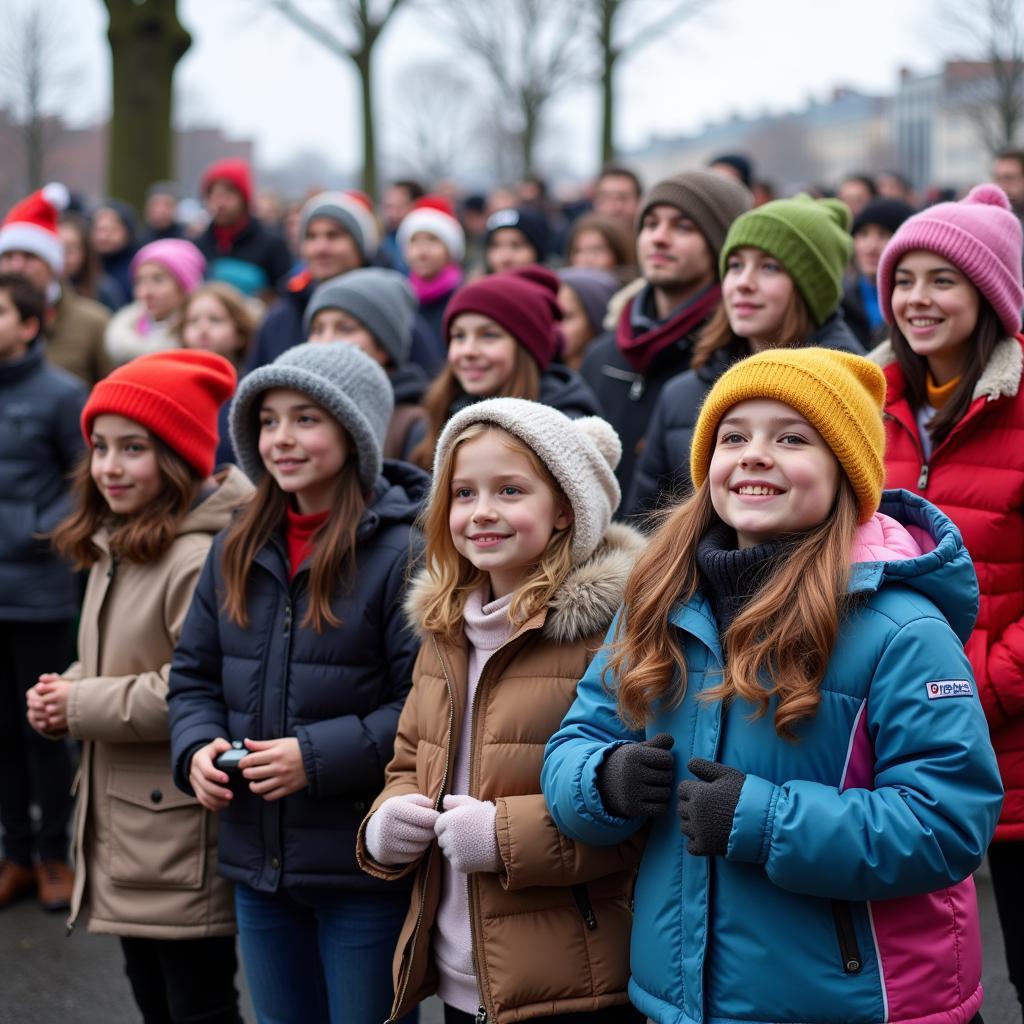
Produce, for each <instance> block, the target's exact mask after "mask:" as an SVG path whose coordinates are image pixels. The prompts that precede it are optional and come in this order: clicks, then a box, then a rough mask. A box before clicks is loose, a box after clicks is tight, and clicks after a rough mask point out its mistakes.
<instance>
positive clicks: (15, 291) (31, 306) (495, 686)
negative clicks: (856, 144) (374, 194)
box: [0, 152, 1024, 1024]
mask: <svg viewBox="0 0 1024 1024" xmlns="http://www.w3.org/2000/svg"><path fill="white" fill-rule="evenodd" d="M199 191H200V195H201V199H202V201H203V204H204V206H205V210H206V219H205V221H204V222H203V223H201V224H196V223H189V224H185V223H179V221H178V211H179V210H180V209H182V206H181V205H180V202H179V201H180V199H181V196H180V191H179V189H178V187H177V185H175V184H174V183H171V182H160V183H157V184H155V185H154V186H153V188H152V189H151V191H150V195H149V198H148V200H147V203H146V208H145V211H144V215H143V225H142V226H140V225H139V223H138V218H137V217H136V214H135V212H134V211H133V210H131V209H130V208H129V207H127V206H126V205H125V204H123V203H121V202H118V201H116V200H103V201H101V202H98V203H89V202H87V201H85V200H83V198H82V197H75V196H70V195H69V194H68V193H67V190H66V189H64V188H63V187H61V186H58V185H49V186H46V187H45V188H43V189H41V190H39V191H38V192H35V193H33V194H32V195H30V196H28V197H26V198H25V199H24V200H22V201H21V202H19V203H18V204H16V205H15V206H14V207H13V208H12V209H11V210H10V211H8V213H7V215H6V217H5V218H4V220H3V222H2V225H0V480H2V481H3V483H4V485H5V486H4V488H3V492H2V495H0V523H2V531H0V609H2V614H0V657H2V659H3V669H2V671H0V694H2V700H3V702H4V704H3V711H2V713H0V825H2V829H3V833H2V840H3V857H2V859H0V913H2V910H3V908H4V907H7V906H10V905H11V904H12V903H14V902H15V901H16V900H18V899H21V898H29V897H32V896H35V897H36V898H37V899H38V900H39V902H40V903H41V905H42V906H43V907H44V908H46V909H48V910H51V911H58V910H66V911H67V912H68V929H69V932H70V931H72V930H73V929H75V927H76V925H77V923H78V922H79V921H80V920H81V921H82V922H83V923H84V924H85V925H86V927H87V929H88V930H89V931H91V932H96V933H106V934H110V935H114V936H117V937H118V938H119V940H120V945H121V949H122V952H123V958H124V968H125V972H126V974H127V977H128V979H129V981H130V984H131V989H132V992H133V995H134V998H135V1001H136V1003H137V1005H138V1008H139V1011H140V1013H141V1015H142V1018H143V1019H144V1020H145V1021H146V1022H147V1024H185V1022H193V1024H196V1022H206V1024H238V1022H240V1020H241V1017H240V1010H239V998H238V990H237V986H236V974H237V970H238V963H239V955H238V954H239V952H240V954H241V956H240V959H241V963H242V965H243V967H244V970H245V972H246V979H247V982H248V987H249V991H250V993H251V996H252V1001H253V1005H254V1007H255V1011H256V1014H257V1016H258V1019H259V1021H260V1022H261V1024H291V1022H295V1024H299V1022H311V1021H324V1022H327V1021H330V1022H332V1024H341V1022H345V1024H371V1022H372V1024H379V1022H380V1021H383V1020H388V1021H402V1022H414V1021H415V1020H416V1019H417V1015H418V1009H417V1008H418V1006H419V1004H420V1002H421V1001H422V1000H423V999H424V998H426V997H428V996H430V995H434V994H437V995H438V996H439V997H440V999H441V1001H442V1002H443V1004H444V1013H445V1021H446V1024H469V1022H473V1021H475V1022H477V1024H487V1022H490V1024H507V1022H512V1021H527V1020H536V1021H552V1022H561V1024H619V1022H623V1024H624V1022H634V1021H645V1020H647V1021H654V1022H657V1024H705V1022H708V1024H711V1022H716V1024H721V1022H725V1021H729V1022H735V1021H745V1022H763V1024H767V1022H780V1021H781V1022H792V1024H796V1022H801V1024H811V1022H821V1024H825V1022H831V1021H839V1020H841V1021H844V1022H854V1024H881V1022H886V1024H888V1022H893V1024H900V1022H902V1024H969V1022H970V1024H978V1022H980V1021H981V1011H982V1004H983V990H982V985H981V940H980V930H979V920H978V909H977V902H976V898H975V892H974V884H973V880H972V876H973V872H974V871H975V870H976V869H977V868H978V867H979V866H980V865H981V863H982V862H983V860H984V859H985V858H986V856H987V858H988V862H989V865H990V867H991V873H992V880H993V886H994V891H995V896H996V901H997V907H998V911H999V917H1000V923H1001V926H1002V930H1003V937H1004V940H1005V947H1006V958H1007V963H1008V966H1009V973H1010V978H1011V981H1012V982H1013V984H1014V985H1015V987H1016V990H1017V992H1018V994H1019V997H1020V998H1021V1000H1022V1006H1024V913H1022V911H1024V885H1022V882H1021V877H1022V874H1021V871H1019V870H1018V869H1021V868H1022V867H1024V388H1022V386H1021V384H1022V377H1024V335H1022V334H1021V310H1022V307H1024V281H1022V252H1024V239H1022V227H1021V217H1022V216H1024V153H1018V152H1006V153H1004V154H1001V155H1000V157H999V158H998V159H997V160H996V163H995V166H994V168H993V183H980V184H977V185H976V186H975V187H973V188H972V189H970V190H969V191H967V192H966V193H965V194H962V195H959V196H956V195H949V196H945V197H934V198H937V199H938V201H935V202H931V201H929V202H922V201H921V200H920V199H919V198H918V197H916V196H914V195H913V194H912V192H911V190H910V188H909V186H908V185H907V183H906V182H904V181H902V179H901V178H900V177H899V176H898V175H886V176H884V177H882V176H880V177H879V178H878V179H874V178H872V177H870V176H867V175H862V174H851V175H850V177H849V178H848V179H846V180H844V181H843V182H840V183H838V184H837V187H836V188H835V190H834V195H829V194H824V190H821V189H818V190H814V191H813V193H812V191H810V190H809V191H808V192H806V193H799V194H796V195H792V196H787V197H784V198H776V197H774V195H773V194H772V190H771V189H770V188H769V187H768V186H766V185H765V184H764V183H763V182H758V181H757V180H756V179H754V177H753V173H752V164H751V161H750V159H749V158H748V157H746V156H745V155H742V154H723V155H722V156H721V157H720V158H718V159H716V160H714V161H712V162H711V163H710V164H709V165H708V166H706V167H701V168H694V169H687V170H682V171H680V172H679V173H677V174H674V175H672V176H670V177H668V178H665V179H664V180H661V181H657V182H653V183H649V184H648V185H647V187H644V185H643V184H642V183H641V181H640V180H639V178H638V177H637V175H636V174H635V173H634V172H633V171H632V170H630V169H629V168H628V167H625V166H609V167H606V168H605V169H604V170H603V171H602V172H601V173H600V175H599V176H598V178H597V179H596V181H595V182H594V184H593V187H592V189H591V190H590V194H589V198H588V200H587V201H586V202H580V203H574V204H571V205H568V206H566V205H562V206H559V205H558V204H555V203H554V202H552V201H551V200H550V199H549V197H548V195H547V191H546V189H545V186H544V183H543V182H542V181H540V180H539V179H536V178H531V179H528V180H526V181H524V182H522V183H520V184H519V185H518V186H517V187H516V188H514V189H501V190H497V191H496V192H495V193H494V194H493V195H492V196H490V197H485V196H468V197H453V196H452V195H450V194H447V192H446V191H444V190H441V191H438V192H434V193H426V192H425V191H424V189H423V188H422V187H421V186H420V185H419V184H418V183H416V182H413V181H400V182H396V183H394V184H392V185H391V186H390V187H389V189H388V191H387V194H386V197H385V201H384V203H383V204H382V206H381V208H380V210H377V209H375V208H374V205H373V203H372V202H371V201H370V199H369V198H368V197H367V196H365V195H363V194H361V193H359V192H355V191H344V190H335V191H323V192H317V193H315V194H313V195H310V196H309V197H308V198H307V199H306V200H305V201H304V202H303V203H302V204H301V205H297V206H296V207H295V208H294V209H292V210H290V211H289V214H288V215H287V216H285V217H283V218H282V220H281V223H271V222H267V223H265V222H264V221H263V220H262V219H261V218H260V217H258V216H257V215H256V208H257V202H256V195H255V193H254V189H253V183H252V178H251V174H250V170H249V168H248V167H247V165H246V164H245V163H244V162H241V161H238V160H224V161H220V162H218V163H216V164H214V165H213V166H211V167H210V168H209V169H208V170H207V172H206V173H205V175H204V176H203V179H202V181H201V183H200V188H199ZM73 776H74V779H73ZM28 1012H29V1010H28V1008H26V1013H28Z"/></svg>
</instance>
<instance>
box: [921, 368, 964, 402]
mask: <svg viewBox="0 0 1024 1024" xmlns="http://www.w3.org/2000/svg"><path fill="white" fill-rule="evenodd" d="M959 383H960V377H954V378H953V379H952V380H951V381H947V382H946V383H945V384H936V383H935V382H934V381H933V380H932V375H931V374H930V373H928V374H927V375H926V376H925V384H924V386H925V390H926V391H927V393H928V404H929V405H930V406H931V407H932V408H933V409H942V408H944V407H945V405H946V403H947V402H948V401H949V400H950V399H951V398H952V397H953V392H954V391H956V389H957V386H958V385H959Z"/></svg>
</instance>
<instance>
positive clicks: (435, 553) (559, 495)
mask: <svg viewBox="0 0 1024 1024" xmlns="http://www.w3.org/2000/svg"><path fill="white" fill-rule="evenodd" d="M489 433H494V434H496V435H498V436H499V438H500V439H501V441H502V443H503V444H504V445H505V446H506V447H507V448H508V449H509V450H510V451H513V452H518V453H521V454H522V455H525V456H526V458H527V459H529V461H530V465H531V466H532V467H533V470H534V472H535V473H536V474H537V476H538V477H539V478H540V479H541V480H542V481H543V482H544V483H545V484H546V485H547V486H548V487H549V488H550V489H551V491H552V493H553V494H554V495H555V499H556V501H559V502H561V503H563V504H564V506H565V507H566V508H569V507H570V505H569V499H568V498H567V497H566V496H565V493H564V492H563V491H562V488H561V487H560V486H559V485H558V481H557V480H555V478H554V477H553V476H552V475H551V471H550V470H549V469H548V467H547V466H546V465H544V463H543V462H542V461H541V460H540V459H539V458H538V457H537V453H536V452H534V450H533V449H532V448H530V447H529V445H527V444H525V443H524V442H523V441H522V440H521V439H520V438H518V437H516V436H515V435H514V434H510V433H508V431H506V430H502V429H501V427H498V426H495V425H494V424H492V423H472V424H470V425H469V426H468V427H466V429H465V430H463V431H462V433H460V434H459V435H458V437H456V438H455V439H454V441H453V442H452V443H451V445H450V446H449V448H448V450H447V452H446V454H445V458H444V461H443V462H442V463H441V465H440V466H439V467H438V471H437V476H436V477H435V479H434V488H433V492H432V494H431V499H430V502H429V504H428V505H427V507H426V509H425V510H424V512H423V516H422V519H421V527H422V530H423V535H424V537H425V539H426V552H425V556H424V562H425V572H426V573H427V576H428V577H429V578H430V580H431V583H432V584H433V586H432V588H431V594H430V597H429V599H428V600H427V602H426V609H425V612H424V615H423V626H424V628H425V629H427V630H429V631H430V632H432V633H438V634H440V635H441V636H443V637H445V638H446V639H450V640H454V639H456V638H457V637H458V635H459V633H460V632H461V630H462V627H463V613H464V610H465V607H466V599H467V598H468V597H469V595H470V594H472V593H473V592H474V591H475V590H477V589H478V588H480V587H481V586H482V585H483V584H484V582H485V581H486V579H487V574H486V573H485V572H482V571H481V570H480V569H478V568H477V567H476V566H475V565H473V563H472V562H470V561H469V559H468V558H466V557H465V556H464V555H461V554H459V552H458V551H457V550H456V548H455V543H454V541H453V540H452V534H451V528H450V527H449V525H448V515H449V509H450V507H451V498H452V479H453V477H454V476H455V458H456V454H457V453H458V450H459V448H460V447H461V446H462V445H464V444H466V443H468V442H469V441H474V440H476V439H477V438H480V437H484V436H485V435H487V434H489ZM574 530H575V527H574V526H573V525H570V526H569V527H568V528H567V529H564V530H558V531H556V532H554V533H553V534H552V535H551V539H550V540H549V541H548V546H547V547H546V548H545V550H544V553H543V554H542V555H541V557H540V561H539V562H538V563H537V565H536V566H535V567H534V569H533V571H532V572H531V573H530V575H529V576H528V577H527V578H526V579H525V580H524V581H523V582H522V583H521V584H520V585H519V587H518V588H517V589H516V592H515V595H514V597H513V598H512V603H511V605H510V606H509V613H508V614H509V620H510V621H511V622H512V623H513V625H520V624H522V623H523V622H526V621H527V620H528V619H530V618H532V617H533V616H534V615H536V614H537V613H538V612H540V611H542V610H543V609H544V608H546V607H547V605H548V604H549V603H550V601H551V598H552V597H553V596H554V594H555V591H557V590H558V588H559V587H560V586H561V585H562V583H563V582H564V581H565V578H566V576H568V574H569V570H570V569H571V568H572V539H573V532H574Z"/></svg>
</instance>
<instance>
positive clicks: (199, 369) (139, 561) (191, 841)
mask: <svg viewBox="0 0 1024 1024" xmlns="http://www.w3.org/2000/svg"><path fill="white" fill-rule="evenodd" d="M234 386H235V371H234V370H233V369H232V367H231V365H230V363H228V362H227V360H225V359H222V358H221V357H220V356H218V355H214V354H212V353H209V352H160V353H155V354H153V355H149V356H141V357H140V358H138V359H136V360H134V361H133V362H131V363H129V364H128V365H127V366H123V367H121V368H120V369H118V370H115V371H114V372H113V373H111V374H110V376H108V377H106V378H105V379H104V380H103V381H101V382H100V383H99V384H97V385H96V387H95V388H94V389H93V391H92V394H91V395H90V397H89V400H88V402H87V403H86V406H85V409H84V411H83V413H82V419H81V424H82V431H83V433H84V434H85V438H86V441H87V443H88V445H89V453H88V458H87V459H86V460H85V461H83V463H82V464H81V467H80V468H79V470H78V471H77V474H76V477H75V480H74V484H73V488H74V495H75V496H76V498H77V507H76V509H75V511H74V513H73V514H72V515H71V516H70V517H69V518H68V519H66V520H65V521H64V522H63V523H62V524H61V525H60V526H59V527H58V528H57V530H56V533H55V535H54V543H55V545H56V547H57V550H58V551H60V552H61V553H62V554H64V555H65V556H67V557H68V558H70V559H72V560H73V561H74V562H75V563H76V565H77V566H78V567H79V568H88V570H89V580H88V583H87V585H86V591H85V602H84V604H83V606H82V612H81V617H80V620H79V632H78V651H79V659H80V660H79V661H77V662H75V663H74V664H73V665H72V666H71V667H70V668H68V669H67V670H66V671H64V672H63V673H62V674H61V675H55V674H52V673H47V674H44V675H42V676H40V677H39V682H38V683H37V685H36V686H35V687H34V689H33V690H32V691H30V694H29V721H30V722H31V723H32V725H33V726H34V727H35V728H36V729H38V730H39V731H40V732H41V733H43V734H44V735H46V736H51V737H59V736H65V735H71V736H72V737H74V738H75V739H78V740H81V741H82V744H83V746H82V764H81V770H80V773H79V779H78V789H77V796H78V804H77V810H76V815H75V837H74V847H75V886H74V893H73V896H72V903H71V916H70V919H69V922H68V925H69V928H72V927H74V925H75V923H76V921H77V920H78V918H79V916H80V914H82V913H86V914H87V915H88V920H89V931H90V932H100V933H106V934H108V935H117V936H119V937H120V940H121V947H122V950H123V953H124V959H125V970H126V972H127V974H128V980H129V981H130V983H131V986H132V992H133V994H134V996H135V1001H136V1003H137V1004H138V1006H139V1009H140V1010H141V1011H142V1014H143V1017H144V1019H145V1020H146V1021H154V1022H155V1021H163V1022H167V1021H171V1022H174V1024H184V1022H186V1021H195V1020H204V1021H211V1022H218V1024H238V1022H240V1020H241V1018H240V1017H239V1014H238V1006H237V1002H238V998H237V993H236V991H235V987H234V975H235V970H236V960H235V940H234V932H235V923H234V912H233V908H232V902H231V892H230V888H229V887H228V885H227V884H226V883H225V882H224V881H223V880H222V879H220V878H219V877H218V875H217V873H216V870H215V869H216V863H217V822H216V820H215V819H214V817H213V816H212V815H211V814H210V813H209V812H208V811H206V810H204V809H203V807H202V806H200V804H199V802H198V801H197V800H195V799H192V798H190V797H185V796H183V795H182V794H180V793H177V792H176V791H175V789H174V783H173V781H172V779H171V773H170V743H169V735H168V722H167V675H168V670H169V662H170V660H171V654H172V651H173V649H174V644H175V641H176V640H177V639H178V637H179V635H180V633H181V629H182V623H183V622H184V619H185V614H186V612H187V610H188V606H189V601H190V600H191V597H192V591H193V589H194V587H195V585H196V580H197V579H198V577H199V573H200V570H201V568H202V565H203V561H204V559H205V558H206V553H207V551H208V550H209V548H210V544H211V542H212V540H213V535H214V534H215V533H216V532H217V531H218V530H220V529H222V528H223V527H225V526H227V524H228V523H229V522H230V519H231V515H232V512H233V511H234V509H235V508H236V507H238V506H239V505H241V504H243V503H244V502H245V501H246V500H247V499H248V497H249V495H250V493H251V491H252V487H251V485H250V484H249V482H248V480H246V479H245V477H244V476H243V474H242V473H241V472H240V471H239V470H237V469H233V468H232V469H228V470H225V471H224V472H222V473H218V474H216V475H213V474H214V449H215V448H216V444H217V430H216V424H217V409H218V407H219V406H220V405H221V403H222V402H224V401H226V400H227V399H228V397H230V395H231V392H232V391H233V390H234ZM55 667H58V668H60V667H63V666H55Z"/></svg>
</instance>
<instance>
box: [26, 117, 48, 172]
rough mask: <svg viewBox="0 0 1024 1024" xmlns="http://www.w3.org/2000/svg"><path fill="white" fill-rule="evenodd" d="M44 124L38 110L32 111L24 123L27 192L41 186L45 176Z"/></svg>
mask: <svg viewBox="0 0 1024 1024" xmlns="http://www.w3.org/2000/svg"><path fill="white" fill-rule="evenodd" d="M45 131H46V124H45V121H44V120H43V115H42V114H41V113H39V111H33V112H32V113H31V115H30V116H29V120H28V122H27V123H26V124H25V170H26V172H27V181H28V189H27V190H26V191H28V192H34V191H35V190H36V189H37V188H42V187H43V185H44V184H45V183H46V182H45V177H46V140H45V137H44V132H45Z"/></svg>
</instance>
